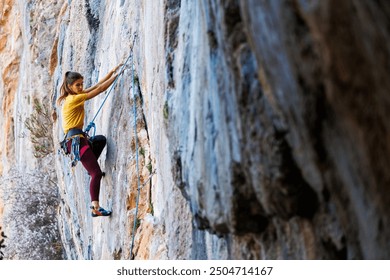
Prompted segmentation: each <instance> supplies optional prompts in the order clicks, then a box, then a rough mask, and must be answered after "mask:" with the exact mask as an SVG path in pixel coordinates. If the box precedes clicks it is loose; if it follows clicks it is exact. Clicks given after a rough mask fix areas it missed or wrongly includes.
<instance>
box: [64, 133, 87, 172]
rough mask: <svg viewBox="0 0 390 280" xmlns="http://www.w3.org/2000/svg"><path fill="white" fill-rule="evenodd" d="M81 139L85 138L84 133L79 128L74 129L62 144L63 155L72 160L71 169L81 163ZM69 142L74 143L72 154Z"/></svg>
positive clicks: (72, 144) (67, 134)
mask: <svg viewBox="0 0 390 280" xmlns="http://www.w3.org/2000/svg"><path fill="white" fill-rule="evenodd" d="M80 137H84V133H83V131H82V130H81V129H78V128H72V129H70V130H69V131H68V132H67V133H66V135H65V137H64V140H62V141H61V142H60V147H61V151H62V153H63V154H64V155H66V156H70V158H71V162H70V166H71V167H75V166H76V165H77V162H79V161H80ZM69 141H72V143H71V149H70V152H69V150H68V142H69Z"/></svg>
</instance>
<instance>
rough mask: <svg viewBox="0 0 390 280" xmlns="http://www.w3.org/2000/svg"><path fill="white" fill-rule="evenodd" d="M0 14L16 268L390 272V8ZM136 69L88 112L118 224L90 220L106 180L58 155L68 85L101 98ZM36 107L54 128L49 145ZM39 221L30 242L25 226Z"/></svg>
mask: <svg viewBox="0 0 390 280" xmlns="http://www.w3.org/2000/svg"><path fill="white" fill-rule="evenodd" d="M0 14H1V18H0V27H1V32H0V61H1V79H0V88H1V91H0V97H1V99H0V100H1V109H0V110H1V116H2V117H1V118H0V125H1V127H2V128H3V131H4V134H3V137H2V138H1V139H0V147H1V149H0V158H1V161H0V176H1V177H0V190H1V192H0V193H1V197H0V209H1V210H0V222H1V224H2V228H3V230H4V232H5V233H6V234H7V236H8V237H9V238H7V240H6V242H7V245H8V246H7V250H6V251H5V255H6V256H5V257H6V258H9V259H23V258H25V259H34V258H35V259H45V258H46V259H47V258H52V259H53V258H66V259H132V258H135V259H388V258H390V251H389V250H388V249H387V248H389V247H390V246H389V245H390V244H389V241H388V240H390V238H389V237H390V226H389V225H390V223H389V217H390V210H389V207H388V205H390V195H389V194H388V193H387V192H386V187H387V186H388V185H389V181H390V177H389V176H390V175H388V172H386V171H387V169H388V166H390V162H389V161H390V146H389V144H388V142H389V141H386V139H389V133H390V132H389V131H390V127H389V126H390V122H389V121H388V120H389V119H390V118H389V117H390V116H389V108H390V106H389V105H390V104H389V98H388V97H387V96H388V94H387V92H388V91H389V89H390V84H389V83H390V81H389V80H388V78H387V76H388V74H389V72H390V67H389V65H388V62H389V61H390V49H389V47H388V44H386V42H388V41H389V39H390V38H389V36H390V34H389V28H387V27H388V26H389V24H390V22H389V18H390V17H389V15H390V5H388V4H387V2H386V1H371V2H370V1H365V3H363V1H360V2H357V1H343V2H342V3H340V1H319V0H316V1H303V0H302V1H301V0H298V1H292V0H275V1H258V0H246V1H237V0H226V1H222V0H211V1H189V0H181V1H180V0H158V1H130V0H121V1H95V0H73V1H55V2H53V3H49V2H47V1H46V2H45V1H40V0H30V1H18V0H4V1H1V2H0ZM126 59H128V60H127V62H128V63H127V64H126V66H125V68H124V71H123V74H122V76H121V77H120V78H119V79H118V81H117V82H116V84H115V86H114V87H113V88H112V90H110V91H107V92H106V93H105V94H101V95H99V96H97V97H96V98H94V99H92V100H89V101H87V102H86V106H85V109H86V118H85V126H86V125H88V123H89V122H90V121H92V120H94V123H95V124H96V134H103V135H105V136H106V137H107V147H106V149H105V150H104V151H103V154H102V155H101V157H100V158H99V163H100V165H101V168H102V170H103V171H104V172H105V173H106V176H105V177H104V178H103V179H102V183H101V192H100V203H101V205H102V206H103V207H105V208H108V209H112V211H113V214H112V216H111V217H110V218H106V217H105V218H101V217H99V218H92V217H91V216H90V210H89V205H90V197H89V181H90V177H89V176H88V174H87V172H86V171H85V169H84V168H83V167H82V165H81V163H79V164H78V165H77V166H76V167H74V168H70V167H69V163H70V159H69V158H67V157H64V156H63V155H61V154H60V153H57V150H58V148H59V145H58V142H59V140H62V138H63V132H62V127H61V121H62V119H61V108H60V107H59V106H58V105H57V104H56V100H57V98H58V97H59V90H60V86H61V83H62V80H63V77H64V74H65V72H66V71H77V72H80V73H81V74H82V75H83V76H84V86H85V87H89V86H91V85H93V84H94V83H96V82H97V81H98V80H99V79H101V78H102V77H103V76H105V75H106V73H108V71H109V70H110V69H112V68H113V67H114V66H116V65H117V64H119V63H120V62H124V61H125V60H126ZM37 100H38V101H37ZM39 102H41V103H39ZM103 102H104V103H103ZM37 104H40V106H41V107H39V106H38V108H43V109H47V110H49V111H50V113H53V120H52V122H51V123H50V122H47V118H46V119H45V118H42V119H39V123H41V124H44V125H43V126H44V128H45V130H44V131H47V133H44V134H43V135H44V137H43V138H42V137H41V138H39V139H40V141H39V143H42V141H46V142H44V143H46V144H45V145H43V147H42V146H39V145H38V146H37V144H36V143H34V141H32V140H33V139H35V138H34V137H38V136H37V135H36V133H35V134H34V132H36V131H37V130H36V129H32V130H31V129H28V128H29V126H28V124H31V120H32V116H34V114H35V113H36V112H37ZM42 112H43V113H42ZM39 115H40V116H46V115H47V113H46V111H42V110H41V113H39ZM26 120H27V122H26ZM91 133H93V131H91V132H90V134H91ZM50 143H51V144H50ZM37 149H38V150H37ZM45 153H46V154H45ZM34 155H40V156H39V157H34ZM23 174H24V175H25V176H23ZM37 185H38V186H41V188H37ZM138 190H139V192H138ZM17 198H19V199H17ZM21 200H22V201H28V202H29V203H27V204H23V203H20V201H21ZM25 205H28V207H27V209H31V208H33V209H34V210H39V211H37V213H39V215H38V214H37V215H36V216H37V218H36V219H35V218H34V219H32V220H33V221H34V223H33V224H34V225H32V226H30V225H29V226H27V225H26V227H28V229H26V228H21V227H20V224H21V223H20V222H12V221H18V219H17V217H22V216H23V215H25V213H26V211H27V209H26V206H25ZM16 210H17V211H16ZM34 217H35V216H34ZM19 220H20V219H19ZM21 221H25V220H21ZM23 223H26V224H28V223H27V222H23ZM21 232H22V233H23V234H25V235H26V236H28V234H30V235H31V234H33V235H34V236H36V237H37V238H42V240H45V242H43V241H42V244H44V245H45V247H46V248H49V249H48V250H47V251H45V250H43V249H42V248H43V247H40V246H36V249H35V250H31V243H28V242H26V241H25V240H26V237H23V236H24V235H23V234H21ZM20 236H22V238H21V237H20ZM43 236H44V237H43ZM39 240H41V239H39ZM42 246H43V245H42ZM131 251H132V252H131Z"/></svg>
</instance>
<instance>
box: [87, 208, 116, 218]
mask: <svg viewBox="0 0 390 280" xmlns="http://www.w3.org/2000/svg"><path fill="white" fill-rule="evenodd" d="M91 210H92V213H91V215H92V217H99V216H110V215H111V213H112V212H111V211H107V210H104V209H103V208H102V207H100V208H99V210H96V209H95V208H94V207H93V206H91Z"/></svg>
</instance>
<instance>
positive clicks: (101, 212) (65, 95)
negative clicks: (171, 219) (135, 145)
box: [57, 64, 123, 217]
mask: <svg viewBox="0 0 390 280" xmlns="http://www.w3.org/2000/svg"><path fill="white" fill-rule="evenodd" d="M122 65H123V64H120V65H118V66H116V67H115V68H114V69H112V70H111V71H110V72H109V73H108V74H107V75H106V76H105V77H104V78H103V79H101V80H100V81H99V82H98V83H97V84H96V85H94V86H92V87H90V88H87V89H83V76H82V75H81V74H80V73H77V72H66V73H65V78H64V81H63V83H62V86H61V95H60V97H59V98H58V100H57V104H58V105H61V103H62V102H63V103H64V104H63V107H62V128H63V130H64V133H65V139H66V140H65V141H66V142H65V143H66V144H65V145H66V147H65V149H66V150H67V153H73V154H74V155H75V154H76V153H77V155H76V156H77V157H78V159H79V160H80V161H81V163H82V164H83V166H84V168H85V169H86V170H87V171H88V174H89V175H90V176H91V182H90V185H89V191H90V195H91V202H92V206H91V210H92V213H91V214H92V217H97V216H109V215H111V211H108V210H105V209H103V208H102V207H100V205H99V192H100V180H101V178H102V176H103V174H104V173H103V172H102V171H101V169H100V166H99V163H98V161H97V159H98V158H99V156H100V154H101V152H102V150H103V149H104V147H105V145H106V138H105V137H104V136H103V135H98V136H95V137H93V139H89V138H88V135H87V134H86V133H84V132H83V130H82V129H83V126H84V112H85V111H84V103H85V101H86V100H89V99H91V98H94V97H95V96H97V95H98V94H100V93H102V92H104V91H105V90H106V89H107V88H108V87H109V86H110V85H111V84H112V83H113V82H114V81H115V79H116V77H117V76H118V75H119V74H120V72H117V70H118V69H119V68H120V67H121V66H122ZM91 140H92V141H91Z"/></svg>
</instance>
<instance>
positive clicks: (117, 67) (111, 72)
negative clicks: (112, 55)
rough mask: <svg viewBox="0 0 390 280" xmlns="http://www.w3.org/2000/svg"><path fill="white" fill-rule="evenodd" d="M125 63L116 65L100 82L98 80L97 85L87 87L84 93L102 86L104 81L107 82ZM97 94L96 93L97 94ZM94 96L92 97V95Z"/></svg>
mask: <svg viewBox="0 0 390 280" xmlns="http://www.w3.org/2000/svg"><path fill="white" fill-rule="evenodd" d="M122 65H123V63H121V64H119V65H118V66H115V67H114V68H113V69H112V70H111V71H110V72H108V74H107V75H106V76H105V77H103V78H102V79H101V80H100V81H99V82H97V84H96V85H94V86H92V87H90V88H87V89H85V90H84V93H90V92H91V91H93V90H95V89H96V88H97V87H99V86H101V85H102V84H103V83H105V82H106V81H107V80H108V79H110V78H111V77H112V75H113V74H114V73H115V72H116V71H117V70H118V69H119V68H120V67H121V66H122ZM95 96H96V95H95ZM91 98H92V97H91Z"/></svg>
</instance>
